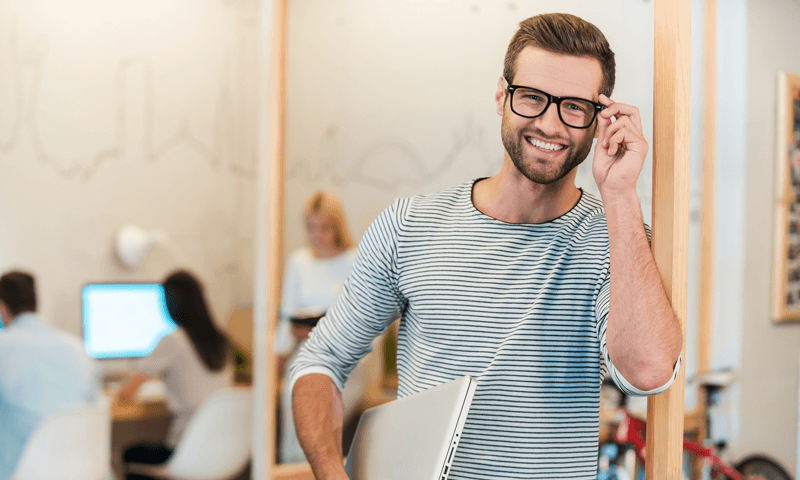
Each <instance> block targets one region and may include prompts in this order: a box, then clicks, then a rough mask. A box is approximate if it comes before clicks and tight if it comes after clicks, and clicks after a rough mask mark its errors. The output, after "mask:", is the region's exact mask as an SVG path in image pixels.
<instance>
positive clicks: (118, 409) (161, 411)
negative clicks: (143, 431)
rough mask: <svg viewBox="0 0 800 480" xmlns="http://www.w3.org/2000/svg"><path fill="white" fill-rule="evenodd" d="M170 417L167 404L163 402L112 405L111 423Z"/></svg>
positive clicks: (114, 403)
mask: <svg viewBox="0 0 800 480" xmlns="http://www.w3.org/2000/svg"><path fill="white" fill-rule="evenodd" d="M162 417H169V410H168V409H167V403H166V402H165V401H163V400H160V401H148V402H132V403H119V402H117V401H114V402H112V403H111V421H112V422H125V421H138V420H147V419H153V418H162Z"/></svg>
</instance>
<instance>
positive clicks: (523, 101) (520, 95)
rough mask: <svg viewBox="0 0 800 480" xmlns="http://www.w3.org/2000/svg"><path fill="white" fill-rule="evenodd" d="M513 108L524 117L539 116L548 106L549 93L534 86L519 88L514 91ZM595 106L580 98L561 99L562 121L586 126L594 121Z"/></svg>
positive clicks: (570, 124) (572, 125)
mask: <svg viewBox="0 0 800 480" xmlns="http://www.w3.org/2000/svg"><path fill="white" fill-rule="evenodd" d="M511 98H512V102H511V108H512V110H513V111H514V113H516V114H518V115H521V116H523V117H537V116H539V115H541V114H542V112H544V110H545V108H546V107H547V104H548V100H547V95H546V94H545V93H544V92H540V91H539V90H534V89H532V88H517V89H516V90H515V91H514V94H513V96H512V97H511ZM595 110H596V109H595V106H594V104H593V103H591V102H589V101H586V100H581V99H579V98H565V99H562V100H561V105H560V108H559V113H560V114H561V121H563V122H564V123H565V124H567V125H568V126H570V127H575V128H585V127H588V126H589V125H591V123H592V121H594V116H595Z"/></svg>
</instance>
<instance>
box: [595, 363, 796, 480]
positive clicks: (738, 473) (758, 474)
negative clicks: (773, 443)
mask: <svg viewBox="0 0 800 480" xmlns="http://www.w3.org/2000/svg"><path fill="white" fill-rule="evenodd" d="M699 380H700V381H699V382H698V383H699V384H700V386H701V387H702V388H704V389H705V390H706V392H707V394H706V396H705V398H706V399H707V401H708V402H709V403H712V402H715V401H716V398H717V394H718V393H719V391H720V390H721V389H722V388H724V387H725V386H727V383H730V381H727V383H725V382H718V381H717V382H708V381H706V382H703V381H702V380H703V379H702V378H699ZM603 388H613V389H614V390H616V392H617V393H618V395H619V400H618V402H617V403H618V407H617V409H616V410H615V414H614V423H615V424H616V428H615V429H614V434H613V440H614V441H613V443H606V444H604V445H602V446H601V447H600V451H599V459H598V474H597V479H598V480H634V479H635V480H640V479H641V480H643V479H644V463H645V440H644V439H645V438H646V435H645V427H646V425H645V422H644V421H643V420H641V419H639V418H636V417H634V416H633V415H631V413H630V411H629V410H628V408H627V396H625V395H624V394H623V393H622V392H621V391H620V390H619V389H618V388H617V387H616V385H614V384H613V382H611V381H606V382H603ZM706 411H707V410H706ZM706 423H707V424H708V423H709V418H708V415H707V416H706ZM683 450H684V452H685V453H689V454H691V455H693V456H695V457H698V458H700V459H702V461H703V463H704V466H706V467H707V468H708V477H705V476H704V478H711V479H712V480H793V479H792V477H791V476H790V475H789V474H788V473H787V472H786V470H784V469H783V467H781V466H780V465H779V464H778V463H777V462H775V461H774V460H772V459H770V458H769V457H767V456H765V455H752V456H748V457H746V458H745V459H743V460H742V461H740V462H738V463H737V464H736V465H735V466H731V465H730V464H728V463H726V462H725V461H724V460H722V459H721V458H720V457H719V456H718V455H717V453H716V450H715V448H713V447H705V446H703V445H701V444H699V443H698V442H695V441H693V440H690V439H684V440H683ZM629 451H633V452H634V454H635V458H636V460H637V461H638V468H637V465H631V463H632V462H631V461H630V454H628V453H627V452H629ZM623 463H626V464H627V465H625V466H623Z"/></svg>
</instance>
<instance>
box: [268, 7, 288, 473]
mask: <svg viewBox="0 0 800 480" xmlns="http://www.w3.org/2000/svg"><path fill="white" fill-rule="evenodd" d="M273 2H274V3H273V8H274V9H273V12H274V13H273V27H272V56H271V62H270V80H269V84H270V93H269V104H270V109H269V124H270V126H271V130H270V141H269V190H268V194H269V201H268V214H267V229H268V232H269V233H268V235H267V244H268V247H267V262H268V263H267V266H268V268H269V271H268V274H267V302H266V308H267V311H266V317H267V322H266V323H267V332H268V335H267V349H266V380H265V403H264V408H265V409H266V412H265V419H266V421H265V429H266V441H265V449H264V450H265V451H264V455H265V457H266V463H267V465H269V468H267V472H266V479H267V480H268V479H271V478H272V476H273V470H274V466H275V451H276V438H275V432H276V431H277V429H276V425H277V418H276V413H277V411H276V405H277V403H276V402H277V400H278V398H277V395H278V362H277V358H276V356H275V352H274V350H275V349H274V344H275V329H276V327H277V325H278V308H279V305H280V299H281V285H282V283H283V217H284V212H285V209H284V192H285V171H286V101H287V98H286V26H287V21H288V17H287V7H288V5H287V3H288V0H273Z"/></svg>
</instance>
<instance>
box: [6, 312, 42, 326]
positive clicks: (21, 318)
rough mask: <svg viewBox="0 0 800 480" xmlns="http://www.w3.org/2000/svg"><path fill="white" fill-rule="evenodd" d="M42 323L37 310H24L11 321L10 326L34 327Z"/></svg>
mask: <svg viewBox="0 0 800 480" xmlns="http://www.w3.org/2000/svg"><path fill="white" fill-rule="evenodd" d="M41 323H42V320H41V318H39V315H38V314H36V312H24V313H20V314H19V315H17V316H16V317H14V321H12V322H11V325H9V326H8V328H9V329H12V328H19V327H23V328H24V327H32V326H35V325H39V324H41Z"/></svg>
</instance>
